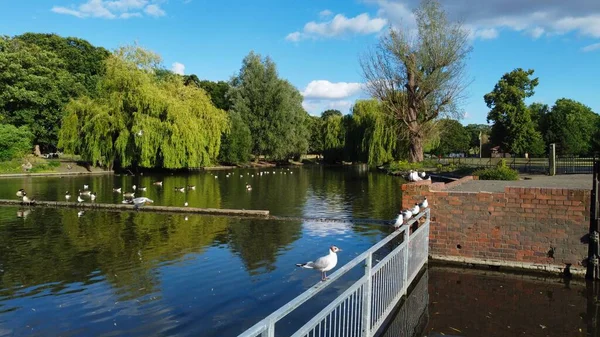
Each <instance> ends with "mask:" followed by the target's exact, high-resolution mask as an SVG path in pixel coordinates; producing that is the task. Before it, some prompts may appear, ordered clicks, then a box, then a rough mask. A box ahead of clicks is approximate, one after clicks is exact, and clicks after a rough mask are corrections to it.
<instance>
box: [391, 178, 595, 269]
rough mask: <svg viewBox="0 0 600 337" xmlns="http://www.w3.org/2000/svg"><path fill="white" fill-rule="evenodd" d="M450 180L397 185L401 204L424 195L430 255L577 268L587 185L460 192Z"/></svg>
mask: <svg viewBox="0 0 600 337" xmlns="http://www.w3.org/2000/svg"><path fill="white" fill-rule="evenodd" d="M472 179H473V178H472V177H466V178H463V179H462V180H461V181H458V182H453V183H451V184H460V183H462V182H464V181H465V180H472ZM451 184H443V183H433V184H432V183H431V182H430V181H422V182H418V183H409V184H405V185H403V186H402V191H403V195H402V208H403V209H405V208H409V207H410V206H412V205H414V203H415V202H419V201H421V200H422V199H423V197H427V200H428V202H429V207H430V208H431V221H432V222H431V228H430V241H429V242H430V247H429V249H430V255H432V257H434V258H436V257H439V258H443V259H450V260H456V261H462V262H473V263H477V262H480V263H485V264H497V265H512V266H515V267H525V268H535V269H549V270H558V268H562V267H564V266H565V264H566V263H571V264H572V268H574V269H579V272H581V271H582V270H583V269H582V261H583V260H584V259H585V258H586V256H587V245H586V244H584V243H582V241H581V239H582V237H584V236H585V235H586V234H587V232H588V226H589V207H590V198H591V191H589V190H572V189H553V188H521V187H506V188H505V190H504V192H501V193H490V192H460V191H449V190H447V189H448V187H449V186H451ZM459 247H460V248H459ZM550 250H553V251H554V254H553V257H550V256H549V251H550ZM575 271H577V270H575Z"/></svg>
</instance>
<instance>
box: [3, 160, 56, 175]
mask: <svg viewBox="0 0 600 337" xmlns="http://www.w3.org/2000/svg"><path fill="white" fill-rule="evenodd" d="M28 160H29V162H30V163H31V164H32V165H33V167H32V168H31V170H29V171H27V172H26V171H25V170H23V167H22V166H21V165H22V164H23V163H24V162H25V161H24V160H23V159H13V160H9V161H2V162H0V174H15V173H48V172H56V168H57V167H59V166H60V162H58V161H56V160H46V159H42V158H33V157H32V158H28Z"/></svg>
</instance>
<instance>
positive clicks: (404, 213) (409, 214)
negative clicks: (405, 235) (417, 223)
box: [400, 209, 413, 220]
mask: <svg viewBox="0 0 600 337" xmlns="http://www.w3.org/2000/svg"><path fill="white" fill-rule="evenodd" d="M400 214H402V218H403V219H404V220H410V218H412V216H413V213H412V212H411V211H410V210H409V209H405V210H403V211H402V213H400Z"/></svg>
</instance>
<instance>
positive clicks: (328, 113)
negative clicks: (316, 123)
mask: <svg viewBox="0 0 600 337" xmlns="http://www.w3.org/2000/svg"><path fill="white" fill-rule="evenodd" d="M331 116H339V117H342V116H344V114H342V112H341V111H340V110H336V109H328V110H325V111H323V112H322V113H321V118H322V119H327V118H329V117H331Z"/></svg>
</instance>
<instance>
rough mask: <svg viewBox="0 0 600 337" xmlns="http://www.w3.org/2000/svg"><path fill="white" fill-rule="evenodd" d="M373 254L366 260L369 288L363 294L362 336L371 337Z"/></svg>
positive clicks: (370, 253)
mask: <svg viewBox="0 0 600 337" xmlns="http://www.w3.org/2000/svg"><path fill="white" fill-rule="evenodd" d="M372 267H373V252H369V254H368V255H367V258H366V265H365V275H366V276H367V286H366V289H365V291H364V293H363V303H362V307H363V321H362V336H363V337H371V297H372V296H373V280H372V277H371V272H372V270H373V268H372Z"/></svg>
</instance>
